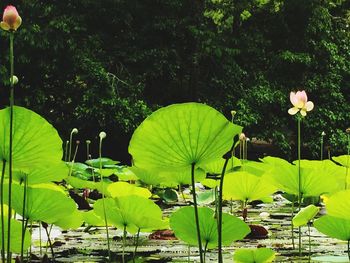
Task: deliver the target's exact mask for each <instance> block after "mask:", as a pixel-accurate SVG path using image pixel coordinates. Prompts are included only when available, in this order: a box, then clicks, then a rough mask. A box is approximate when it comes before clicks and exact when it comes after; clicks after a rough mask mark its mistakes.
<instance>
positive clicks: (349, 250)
mask: <svg viewBox="0 0 350 263" xmlns="http://www.w3.org/2000/svg"><path fill="white" fill-rule="evenodd" d="M348 258H349V260H350V240H348Z"/></svg>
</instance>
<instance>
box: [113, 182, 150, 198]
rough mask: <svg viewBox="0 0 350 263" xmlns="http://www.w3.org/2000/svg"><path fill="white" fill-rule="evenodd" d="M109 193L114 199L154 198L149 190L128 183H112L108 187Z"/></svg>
mask: <svg viewBox="0 0 350 263" xmlns="http://www.w3.org/2000/svg"><path fill="white" fill-rule="evenodd" d="M107 191H108V193H109V194H110V195H111V196H112V197H121V196H128V195H138V196H142V197H145V198H150V197H151V196H152V193H151V192H150V191H149V190H148V189H146V188H143V187H138V186H135V185H132V184H129V183H127V182H116V183H112V184H110V185H109V186H108V187H107Z"/></svg>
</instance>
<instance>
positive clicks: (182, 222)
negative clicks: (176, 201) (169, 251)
mask: <svg viewBox="0 0 350 263" xmlns="http://www.w3.org/2000/svg"><path fill="white" fill-rule="evenodd" d="M198 215H199V226H200V233H201V240H202V243H203V246H205V245H206V244H207V247H208V248H209V249H210V248H215V247H216V246H217V242H218V231H217V220H216V219H215V218H214V211H213V210H212V209H210V208H207V207H200V208H198ZM193 219H194V208H193V207H183V208H180V209H179V210H177V211H176V212H174V213H173V214H172V215H171V217H170V227H171V229H173V230H174V232H175V235H176V237H177V238H179V239H181V240H183V241H184V242H186V243H187V244H189V245H194V246H197V245H198V240H197V232H196V231H195V229H196V224H195V222H194V220H193ZM222 220H223V221H222V222H223V223H222V233H223V235H222V244H223V245H224V246H228V245H231V243H232V242H233V241H236V240H239V239H243V238H244V237H245V236H246V235H247V234H248V233H249V232H250V228H249V227H248V225H247V224H246V223H244V222H243V221H242V220H241V219H239V218H237V217H234V216H232V215H229V214H223V217H222Z"/></svg>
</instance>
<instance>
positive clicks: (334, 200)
mask: <svg viewBox="0 0 350 263" xmlns="http://www.w3.org/2000/svg"><path fill="white" fill-rule="evenodd" d="M326 209H327V213H328V214H329V215H331V216H334V217H339V218H343V219H347V220H350V190H343V191H340V192H338V193H335V194H333V195H332V196H331V197H330V198H329V199H328V201H327V202H326Z"/></svg>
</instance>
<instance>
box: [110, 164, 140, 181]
mask: <svg viewBox="0 0 350 263" xmlns="http://www.w3.org/2000/svg"><path fill="white" fill-rule="evenodd" d="M114 174H116V175H117V176H118V179H119V181H136V180H138V179H139V177H138V176H137V175H136V174H135V173H134V171H133V170H132V169H131V168H130V167H123V168H122V169H120V170H115V172H114Z"/></svg>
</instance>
